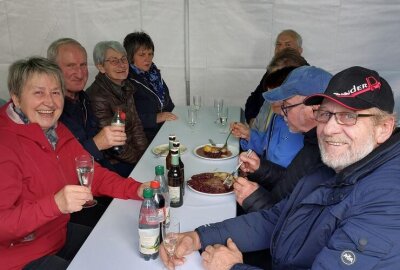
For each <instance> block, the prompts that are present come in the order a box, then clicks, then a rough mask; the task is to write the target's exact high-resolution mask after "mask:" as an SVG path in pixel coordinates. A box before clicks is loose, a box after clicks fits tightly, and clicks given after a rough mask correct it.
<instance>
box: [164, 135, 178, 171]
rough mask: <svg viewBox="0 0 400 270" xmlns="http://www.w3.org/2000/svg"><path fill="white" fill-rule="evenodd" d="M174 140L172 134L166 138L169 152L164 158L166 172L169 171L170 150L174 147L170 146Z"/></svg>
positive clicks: (174, 137)
mask: <svg viewBox="0 0 400 270" xmlns="http://www.w3.org/2000/svg"><path fill="white" fill-rule="evenodd" d="M175 140H176V136H175V135H174V134H170V135H169V136H168V141H169V151H168V155H167V157H166V158H165V168H167V170H170V169H171V149H172V147H174V146H173V145H172V143H173V142H174V141H175Z"/></svg>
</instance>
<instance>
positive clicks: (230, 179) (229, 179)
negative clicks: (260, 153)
mask: <svg viewBox="0 0 400 270" xmlns="http://www.w3.org/2000/svg"><path fill="white" fill-rule="evenodd" d="M252 152H253V150H251V149H249V150H247V153H246V157H248V156H250V154H251V153H252ZM242 164H243V161H240V162H239V164H238V165H237V166H236V168H235V169H234V170H233V171H232V172H231V173H230V174H229V175H228V176H227V177H226V178H225V180H224V183H223V184H224V185H225V186H227V187H228V188H230V187H231V186H232V185H233V182H234V178H233V176H234V175H235V174H236V173H237V171H238V170H239V168H240V166H242Z"/></svg>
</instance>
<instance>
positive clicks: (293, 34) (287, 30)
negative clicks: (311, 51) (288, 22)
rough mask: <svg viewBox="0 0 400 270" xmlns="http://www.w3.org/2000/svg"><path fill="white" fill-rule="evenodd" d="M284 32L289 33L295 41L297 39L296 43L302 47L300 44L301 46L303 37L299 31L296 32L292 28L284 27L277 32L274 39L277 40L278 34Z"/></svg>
mask: <svg viewBox="0 0 400 270" xmlns="http://www.w3.org/2000/svg"><path fill="white" fill-rule="evenodd" d="M284 34H286V35H289V36H291V37H294V38H295V39H296V41H297V45H298V46H299V47H300V48H302V46H303V38H302V37H301V36H300V34H299V33H297V32H296V31H294V30H292V29H285V30H283V31H282V32H280V33H279V34H278V36H277V37H276V41H278V38H279V36H280V35H284Z"/></svg>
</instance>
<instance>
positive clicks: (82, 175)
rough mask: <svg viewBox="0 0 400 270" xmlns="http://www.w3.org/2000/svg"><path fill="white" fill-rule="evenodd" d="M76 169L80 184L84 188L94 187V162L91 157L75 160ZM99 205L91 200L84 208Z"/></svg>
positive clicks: (80, 157)
mask: <svg viewBox="0 0 400 270" xmlns="http://www.w3.org/2000/svg"><path fill="white" fill-rule="evenodd" d="M75 168H76V173H77V174H78V179H79V183H81V185H82V186H85V187H88V188H89V189H90V188H91V186H92V182H93V174H94V161H93V157H92V156H91V155H80V156H78V157H76V158H75ZM96 204H97V201H96V200H94V199H93V200H89V201H87V202H86V203H85V204H84V205H82V207H83V208H89V207H93V206H95V205H96Z"/></svg>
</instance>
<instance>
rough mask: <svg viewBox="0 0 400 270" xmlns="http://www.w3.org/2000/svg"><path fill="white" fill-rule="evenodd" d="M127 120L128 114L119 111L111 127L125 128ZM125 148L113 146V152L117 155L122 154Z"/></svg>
mask: <svg viewBox="0 0 400 270" xmlns="http://www.w3.org/2000/svg"><path fill="white" fill-rule="evenodd" d="M125 119H126V114H125V113H124V112H123V111H122V110H121V109H119V108H118V109H117V111H116V112H115V114H114V117H113V119H112V120H111V126H125ZM123 148H124V147H123V146H122V145H116V146H113V148H112V149H113V152H114V153H115V154H117V155H119V154H121V153H122V151H123Z"/></svg>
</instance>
